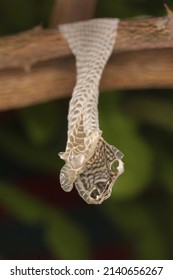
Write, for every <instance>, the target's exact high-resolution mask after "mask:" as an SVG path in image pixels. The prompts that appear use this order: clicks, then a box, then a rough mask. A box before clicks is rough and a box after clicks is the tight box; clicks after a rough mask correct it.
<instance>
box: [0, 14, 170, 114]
mask: <svg viewBox="0 0 173 280" xmlns="http://www.w3.org/2000/svg"><path fill="white" fill-rule="evenodd" d="M172 18H173V16H172V13H169V14H168V16H166V17H163V18H143V19H132V20H122V21H120V24H119V29H118V37H117V42H116V44H115V47H114V51H113V55H112V57H111V59H110V61H109V63H108V64H107V66H106V69H105V71H104V74H103V77H102V81H101V86H100V88H101V90H105V89H116V88H118V89H126V88H149V87H154V88H159V87H164V88H165V87H166V88H169V87H173V78H172V63H173V58H172V48H173V19H172ZM0 62H1V63H0V70H1V71H0V100H1V102H0V109H1V110H5V109H10V108H19V107H22V106H27V105H30V104H35V103H39V102H44V101H47V100H51V99H55V98H60V97H63V96H68V95H70V94H71V92H72V89H73V86H74V83H75V64H74V57H73V56H72V54H71V51H70V49H69V47H68V44H67V41H66V40H65V39H64V38H63V37H62V35H61V34H60V33H59V32H58V30H56V29H47V30H42V29H40V28H36V29H34V30H30V31H26V32H23V33H20V34H17V35H14V36H9V37H4V38H1V40H0Z"/></svg>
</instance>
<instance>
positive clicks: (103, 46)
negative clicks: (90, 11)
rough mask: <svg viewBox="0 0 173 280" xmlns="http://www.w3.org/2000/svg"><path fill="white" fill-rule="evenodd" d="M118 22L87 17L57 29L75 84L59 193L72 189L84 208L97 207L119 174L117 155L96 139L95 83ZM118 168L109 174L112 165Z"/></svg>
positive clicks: (115, 32) (97, 95)
mask: <svg viewBox="0 0 173 280" xmlns="http://www.w3.org/2000/svg"><path fill="white" fill-rule="evenodd" d="M118 23H119V20H118V19H93V20H89V21H84V22H77V23H72V24H65V25H60V26H59V30H60V32H61V33H62V34H63V36H64V37H65V38H66V40H67V41H68V43H69V46H70V48H71V50H72V53H73V54H74V55H75V58H76V69H77V77H76V85H75V87H74V90H73V94H72V98H71V100H70V105H69V113H68V134H67V138H68V139H67V146H66V150H65V152H61V153H59V155H60V157H61V158H62V159H63V160H64V161H65V165H64V166H63V168H62V169H61V172H60V183H61V187H62V188H63V190H64V191H67V192H69V191H71V190H72V188H73V185H75V187H76V189H77V191H78V193H79V195H80V196H81V197H82V198H83V199H84V200H85V201H86V202H87V203H89V204H101V203H102V202H103V201H104V200H105V199H107V198H108V197H109V196H110V195H111V192H112V187H113V185H114V182H115V181H116V179H117V178H118V176H119V175H120V174H122V173H123V172H124V165H123V162H122V160H121V159H122V157H123V154H122V153H121V152H120V151H119V150H118V149H117V148H115V147H114V146H112V145H109V144H108V143H107V142H106V141H105V140H104V139H103V138H102V136H101V134H102V132H101V130H100V129H99V121H98V108H97V105H98V97H99V83H100V79H101V76H102V72H103V70H104V67H105V65H106V63H107V61H108V59H109V57H110V55H111V53H112V50H113V47H114V44H115V40H116V34H117V28H118ZM115 161H117V163H118V166H117V168H116V170H115V171H113V170H112V165H113V163H114V162H115Z"/></svg>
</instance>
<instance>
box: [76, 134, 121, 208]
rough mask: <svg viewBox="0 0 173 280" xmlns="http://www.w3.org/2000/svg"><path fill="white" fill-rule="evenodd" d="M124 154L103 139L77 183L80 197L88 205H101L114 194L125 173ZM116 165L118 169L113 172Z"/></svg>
mask: <svg viewBox="0 0 173 280" xmlns="http://www.w3.org/2000/svg"><path fill="white" fill-rule="evenodd" d="M122 157H123V154H122V153H121V152H120V151H119V150H118V149H117V148H115V147H114V146H112V145H109V144H108V143H106V142H105V141H104V139H103V138H101V139H100V140H99V142H98V144H97V147H96V150H95V153H94V155H93V156H92V158H91V159H90V160H88V162H87V163H86V164H85V167H84V169H83V172H82V173H81V174H80V175H79V176H78V178H77V179H76V181H75V187H76V189H77V191H78V193H79V195H80V196H81V197H82V198H83V199H84V200H85V201H86V202H87V203H88V204H101V203H102V202H103V201H104V200H105V199H107V198H108V197H109V196H110V195H111V192H112V187H113V185H114V183H115V181H116V179H117V178H118V176H119V175H120V174H122V173H123V171H124V166H123V162H122V161H121V159H122ZM114 163H117V164H118V165H117V167H116V168H115V170H113V165H114Z"/></svg>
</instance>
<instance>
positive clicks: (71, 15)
mask: <svg viewBox="0 0 173 280" xmlns="http://www.w3.org/2000/svg"><path fill="white" fill-rule="evenodd" d="M96 1H97V0H82V1H81V0H73V1H71V0H54V7H53V11H52V15H51V18H50V27H52V28H53V27H55V26H57V25H58V24H63V23H71V22H75V21H80V20H87V19H90V18H92V16H93V14H94V10H95V6H96Z"/></svg>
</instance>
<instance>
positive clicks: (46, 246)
mask: <svg viewBox="0 0 173 280" xmlns="http://www.w3.org/2000/svg"><path fill="white" fill-rule="evenodd" d="M171 2H172V1H167V4H168V5H170V7H171ZM52 4H53V1H52V0H51V1H48V0H44V1H41V0H40V1H39V0H37V1H34V0H15V1H13V0H1V1H0V35H1V36H4V35H6V34H11V33H17V32H19V31H22V30H28V29H30V28H32V27H34V26H36V25H39V24H42V25H43V26H44V27H47V26H48V24H49V16H50V11H51V8H52ZM165 14H166V13H165V9H164V7H163V1H158V0H155V1H154V0H153V1H151V0H150V1H149V0H136V1H135V0H131V1H130V0H118V1H113V0H109V1H104V0H101V1H100V0H99V1H98V5H97V8H96V13H95V15H96V17H118V18H127V17H135V16H141V15H150V16H164V15H165ZM141 32H142V31H141ZM158 59H159V57H158ZM141 67H142V66H141ZM124 75H126V73H124ZM0 78H1V76H0ZM1 79H2V78H1ZM38 94H39V93H38ZM68 102H69V99H61V100H56V101H54V102H49V103H45V104H40V105H36V106H32V107H27V108H23V109H20V110H11V111H8V112H0V258H1V259H97V258H98V259H172V258H173V238H172V237H173V219H172V216H173V156H172V155H173V145H172V143H173V94H172V90H165V89H164V90H163V89H158V90H153V89H148V90H133V91H132V90H131V91H115V92H105V93H103V94H101V95H100V100H99V116H100V127H101V129H102V130H103V136H104V138H105V139H106V140H107V141H108V142H109V143H112V144H113V145H115V146H117V147H118V148H119V149H120V150H121V151H122V152H123V153H124V154H125V157H124V162H125V173H124V174H123V175H122V176H121V177H120V178H119V179H118V181H117V183H116V186H115V187H114V189H113V194H112V196H111V198H109V199H108V200H107V201H105V202H104V203H103V204H102V205H100V206H92V205H87V204H86V203H85V202H84V201H83V200H82V199H81V198H80V197H79V196H78V194H77V192H76V191H75V190H73V191H72V192H71V193H65V192H63V190H62V189H61V187H60V185H59V179H58V176H59V170H60V168H61V166H62V165H63V162H62V161H60V159H59V157H58V152H60V151H63V150H64V149H65V144H66V132H67V111H68Z"/></svg>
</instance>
